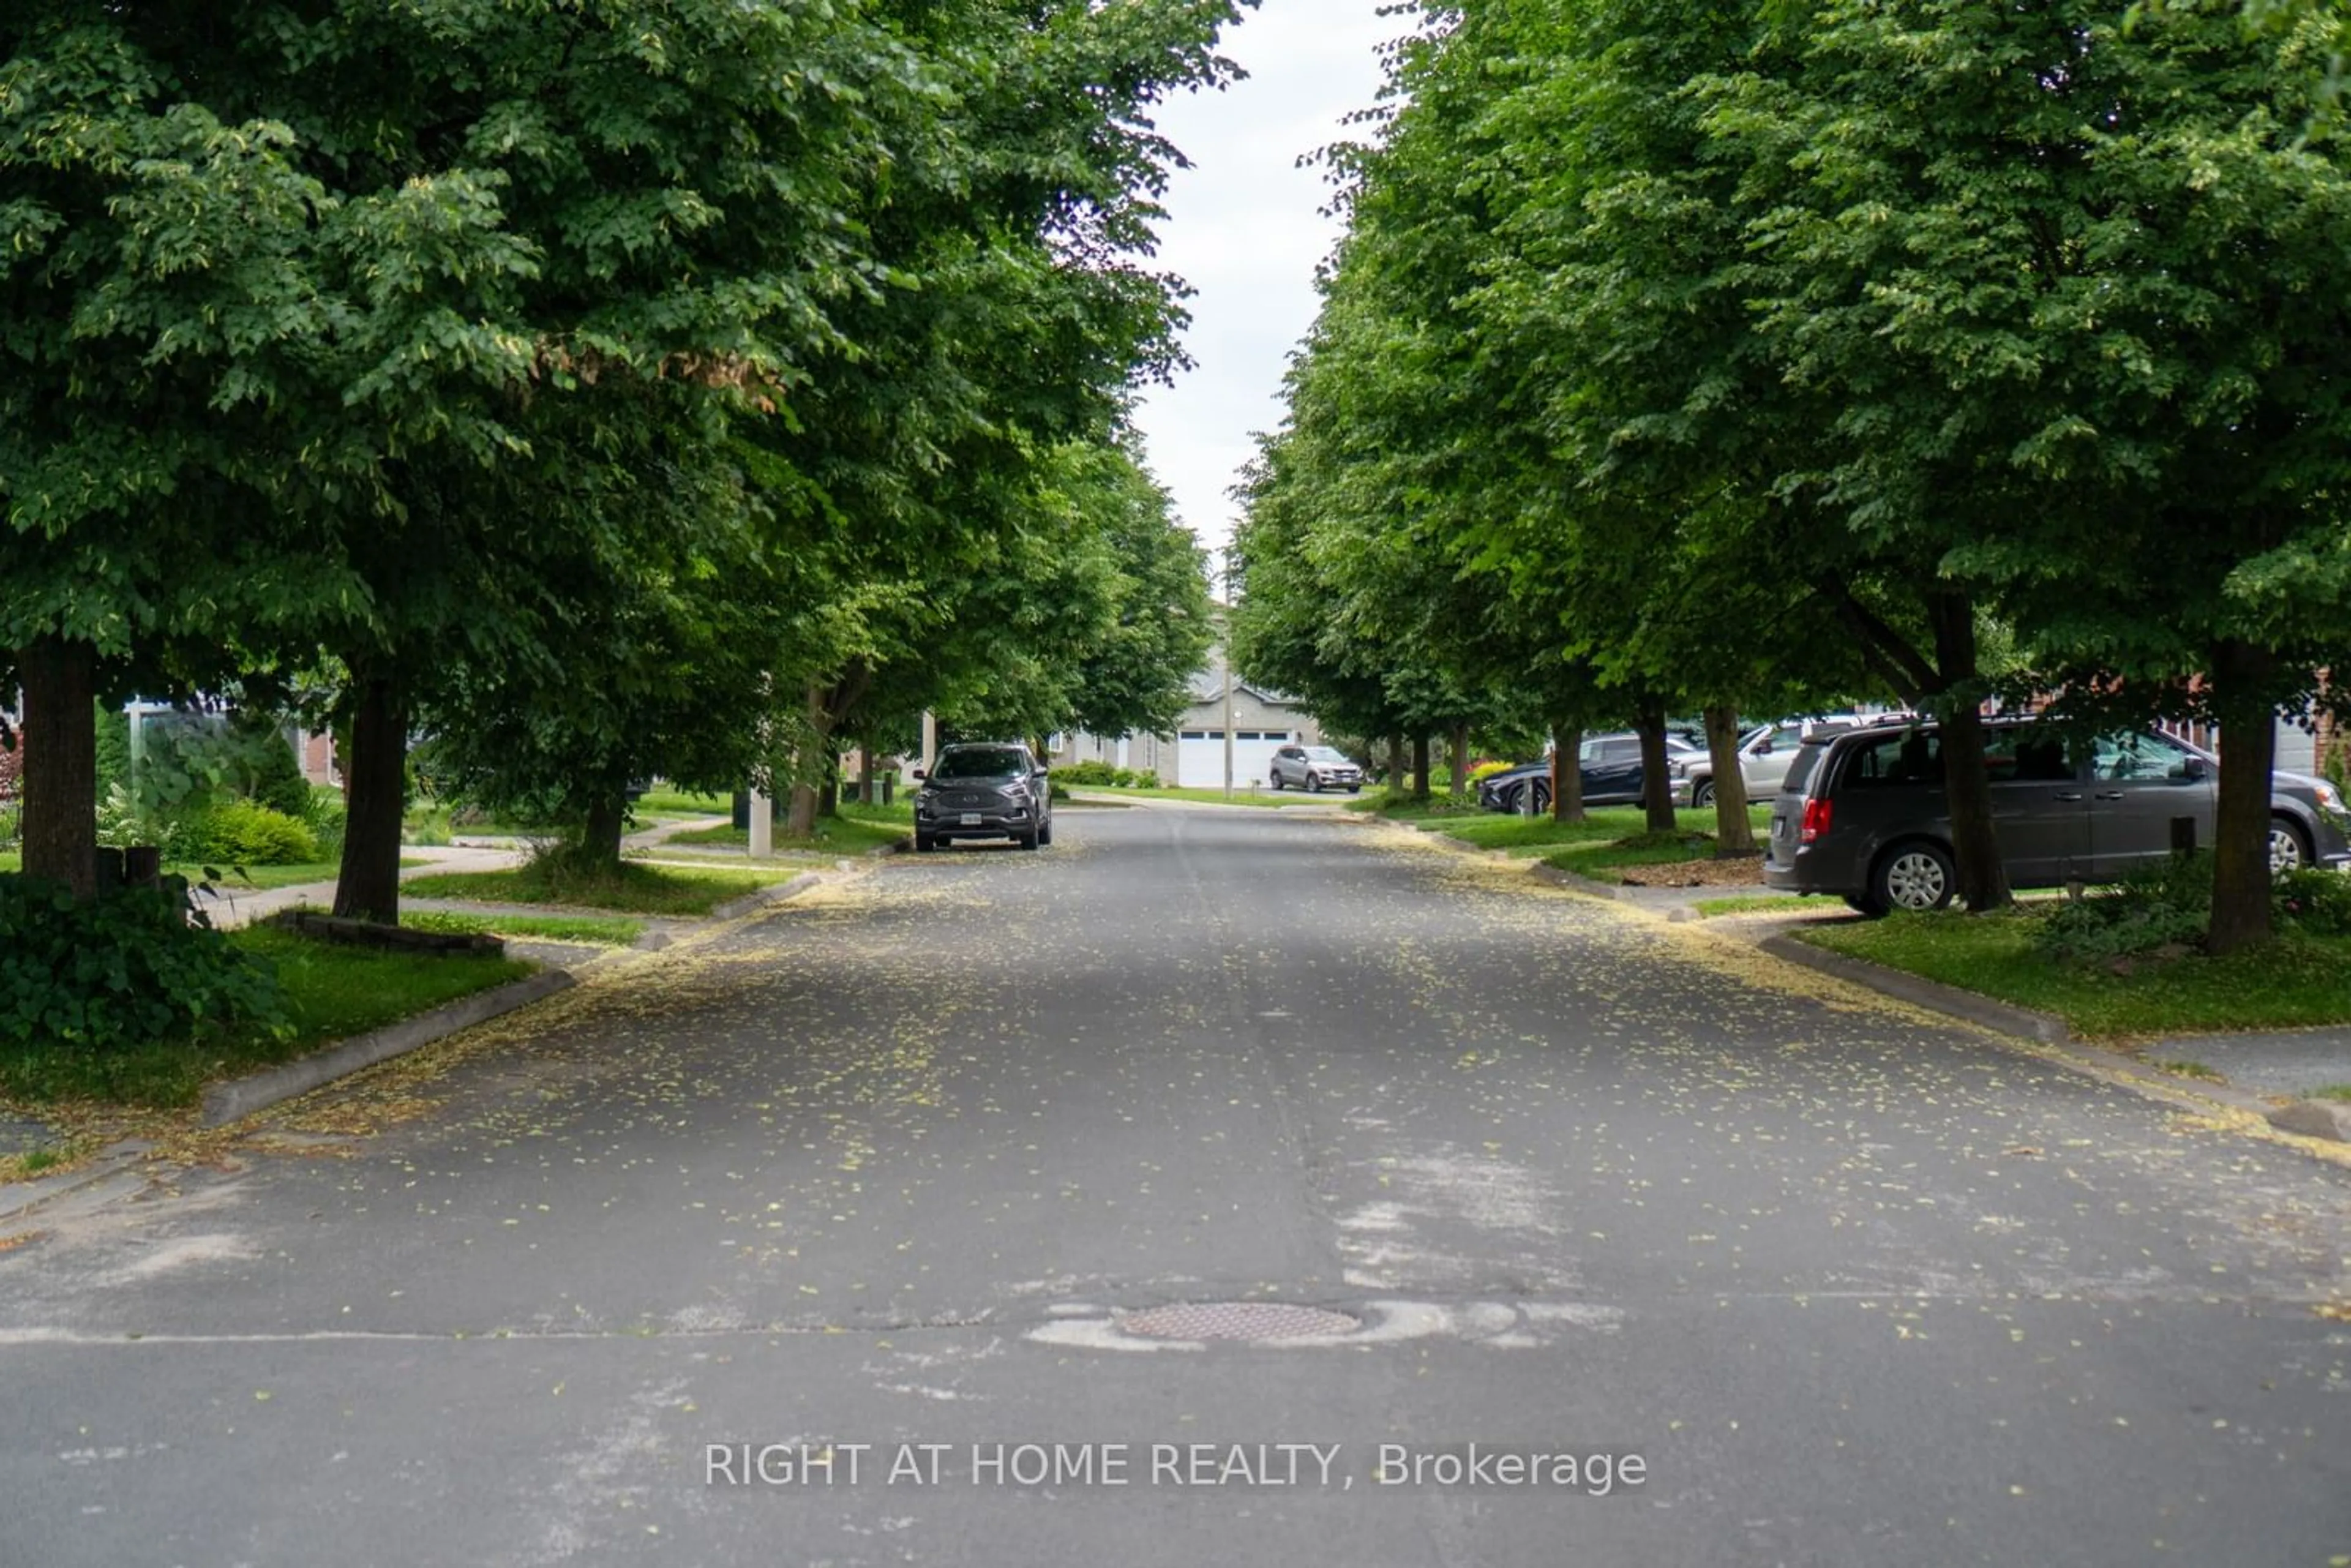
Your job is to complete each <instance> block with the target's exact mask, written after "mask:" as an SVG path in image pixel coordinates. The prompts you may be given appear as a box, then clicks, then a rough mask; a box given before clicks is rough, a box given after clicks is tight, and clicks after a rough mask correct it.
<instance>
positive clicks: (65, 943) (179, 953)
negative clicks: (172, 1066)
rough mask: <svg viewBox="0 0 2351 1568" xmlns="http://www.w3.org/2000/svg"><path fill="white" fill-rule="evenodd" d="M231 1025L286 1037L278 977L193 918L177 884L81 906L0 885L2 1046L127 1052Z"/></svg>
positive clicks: (3, 879) (9, 878)
mask: <svg viewBox="0 0 2351 1568" xmlns="http://www.w3.org/2000/svg"><path fill="white" fill-rule="evenodd" d="M239 1025H244V1026H252V1027H257V1028H260V1029H263V1030H267V1031H268V1032H270V1033H273V1034H278V1035H283V1034H285V1033H287V1032H289V1031H290V1028H291V1026H290V1025H289V1024H288V1023H287V1019H286V1016H285V1009H284V1006H283V1003H282V1001H281V999H280V998H279V996H278V991H277V978H276V977H275V976H274V975H273V974H272V973H271V972H270V970H269V969H268V968H267V967H266V966H265V965H264V964H262V963H261V962H260V961H258V960H256V959H255V958H254V957H252V956H250V955H248V954H246V953H243V952H240V951H239V950H238V949H236V948H235V947H232V946H229V944H228V939H227V938H226V937H225V936H223V935H222V934H221V933H220V932H217V931H215V930H214V929H213V928H212V926H211V925H209V924H208V923H207V922H205V920H204V917H203V915H201V914H195V915H191V913H190V911H189V909H188V904H187V888H186V884H185V883H182V882H181V881H180V880H179V879H178V878H176V877H173V878H169V879H167V885H166V891H165V892H164V893H162V894H156V893H154V892H153V891H152V890H149V889H144V888H120V889H117V890H116V891H114V892H112V893H109V894H105V895H103V896H101V897H99V898H98V899H95V900H93V901H91V902H89V903H88V904H78V903H76V902H75V901H74V897H73V894H72V893H71V892H70V891H68V889H66V888H65V887H63V886H60V885H58V884H57V883H49V882H44V881H42V880H40V879H38V878H35V877H25V876H16V875H0V1046H7V1047H14V1048H16V1049H19V1050H25V1049H30V1048H33V1047H37V1046H56V1045H70V1046H76V1047H81V1048H86V1049H88V1050H89V1051H124V1050H130V1049H133V1048H136V1047H139V1046H143V1045H149V1044H152V1043H155V1042H158V1041H166V1040H186V1039H189V1038H192V1037H200V1036H206V1035H212V1034H217V1033H220V1032H222V1031H224V1030H227V1029H229V1028H231V1027H232V1026H239Z"/></svg>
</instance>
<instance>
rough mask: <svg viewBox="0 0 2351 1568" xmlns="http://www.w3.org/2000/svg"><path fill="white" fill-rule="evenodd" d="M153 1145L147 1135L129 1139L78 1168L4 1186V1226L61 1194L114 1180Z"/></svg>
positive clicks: (0, 1220)
mask: <svg viewBox="0 0 2351 1568" xmlns="http://www.w3.org/2000/svg"><path fill="white" fill-rule="evenodd" d="M153 1147H154V1145H152V1144H150V1143H148V1142H147V1141H146V1140H145V1139H143V1138H131V1139H126V1140H124V1141H123V1142H121V1143H120V1144H116V1145H111V1146H110V1147H109V1148H108V1149H106V1150H104V1151H102V1152H101V1153H100V1154H99V1156H98V1157H97V1158H96V1159H94V1160H92V1161H91V1162H90V1163H89V1164H88V1165H86V1166H82V1167H81V1168H80V1169H78V1170H70V1171H60V1172H59V1173H58V1174H57V1175H56V1176H35V1177H33V1178H32V1179H31V1180H30V1181H14V1182H10V1183H8V1184H7V1185H6V1186H0V1226H4V1225H6V1224H8V1223H10V1222H11V1221H13V1220H16V1219H18V1218H22V1217H24V1216H25V1215H27V1214H30V1213H32V1212H33V1210H35V1209H37V1208H39V1207H44V1206H45V1205H47V1204H51V1203H55V1202H56V1201H57V1199H59V1198H61V1197H72V1196H73V1195H74V1194H75V1193H78V1192H80V1191H81V1190H83V1189H84V1188H85V1187H92V1186H98V1185H99V1183H100V1182H105V1181H110V1180H112V1179H113V1178H114V1177H115V1176H119V1175H120V1174H121V1173H122V1172H123V1171H125V1170H127V1169H129V1168H130V1167H131V1166H134V1165H137V1164H138V1163H139V1162H140V1161H141V1160H143V1159H145V1158H146V1157H147V1155H149V1154H150V1153H151V1152H152V1149H153Z"/></svg>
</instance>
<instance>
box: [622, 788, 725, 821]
mask: <svg viewBox="0 0 2351 1568" xmlns="http://www.w3.org/2000/svg"><path fill="white" fill-rule="evenodd" d="M734 809H735V802H734V801H733V800H731V799H729V798H728V797H726V796H725V795H691V794H688V793H686V792H685V791H684V790H683V789H648V790H646V791H645V792H644V793H643V794H642V795H640V796H638V797H637V800H636V804H635V806H633V807H632V810H634V811H635V812H636V814H637V815H638V816H640V817H723V816H725V815H726V814H727V813H728V812H729V811H731V810H734Z"/></svg>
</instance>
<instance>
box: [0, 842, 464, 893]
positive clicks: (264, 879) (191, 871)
mask: <svg viewBox="0 0 2351 1568" xmlns="http://www.w3.org/2000/svg"><path fill="white" fill-rule="evenodd" d="M400 863H401V864H402V865H403V866H412V865H424V864H427V863H429V862H424V861H421V860H410V859H403V860H402V862H400ZM163 869H164V870H165V871H166V872H168V873H172V875H174V876H184V877H186V878H187V879H188V883H189V885H191V886H193V885H194V884H195V883H199V882H202V881H204V866H202V865H195V864H191V865H167V866H165V867H164V868H163ZM212 869H213V870H214V871H216V872H220V873H223V874H222V876H221V878H220V880H219V881H218V882H216V883H214V884H213V885H214V886H215V887H217V888H219V889H220V890H221V891H222V892H223V893H225V894H228V895H229V896H231V897H235V895H236V894H240V893H267V892H269V891H270V890H271V889H272V888H279V887H301V886H304V885H306V884H308V883H315V882H332V881H334V880H335V879H336V878H337V877H338V876H340V875H341V874H342V870H343V868H342V866H341V864H340V862H336V861H308V862H301V863H299V864H295V865H249V866H246V867H245V868H244V874H243V875H242V876H240V875H238V874H237V873H236V872H235V870H232V869H231V868H230V867H228V866H225V865H222V864H219V863H218V862H214V864H213V867H212ZM22 870H24V864H23V857H22V855H21V854H20V852H17V851H16V850H5V851H0V872H13V871H22Z"/></svg>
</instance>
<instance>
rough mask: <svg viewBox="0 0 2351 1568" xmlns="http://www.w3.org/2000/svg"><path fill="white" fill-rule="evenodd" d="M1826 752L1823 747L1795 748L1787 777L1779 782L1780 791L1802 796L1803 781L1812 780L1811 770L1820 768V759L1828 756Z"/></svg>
mask: <svg viewBox="0 0 2351 1568" xmlns="http://www.w3.org/2000/svg"><path fill="white" fill-rule="evenodd" d="M1828 750H1829V748H1828V747H1826V746H1825V745H1823V746H1799V747H1796V757H1795V760H1794V761H1792V762H1791V763H1789V764H1788V776H1787V777H1786V778H1785V779H1782V780H1780V788H1781V789H1782V792H1784V793H1786V794H1790V795H1801V794H1802V793H1803V792H1804V783H1805V781H1806V780H1807V779H1811V778H1812V776H1813V769H1815V768H1818V767H1820V765H1821V758H1823V757H1825V756H1827V755H1828Z"/></svg>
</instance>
